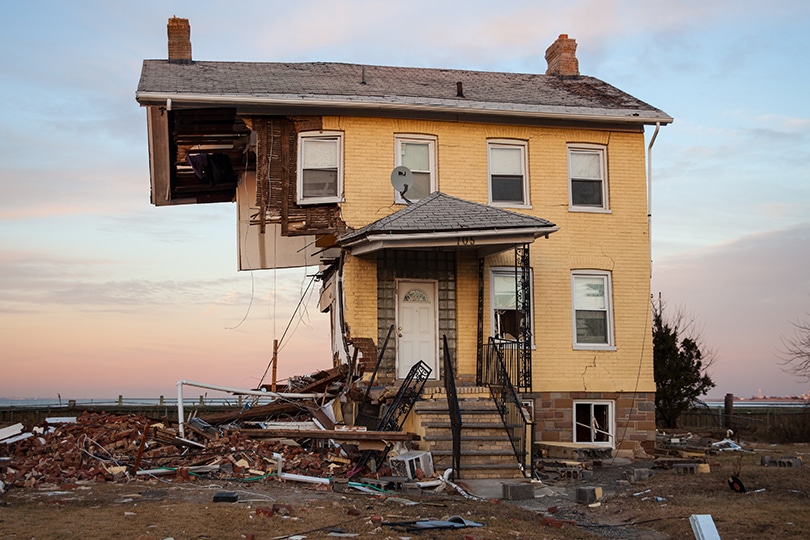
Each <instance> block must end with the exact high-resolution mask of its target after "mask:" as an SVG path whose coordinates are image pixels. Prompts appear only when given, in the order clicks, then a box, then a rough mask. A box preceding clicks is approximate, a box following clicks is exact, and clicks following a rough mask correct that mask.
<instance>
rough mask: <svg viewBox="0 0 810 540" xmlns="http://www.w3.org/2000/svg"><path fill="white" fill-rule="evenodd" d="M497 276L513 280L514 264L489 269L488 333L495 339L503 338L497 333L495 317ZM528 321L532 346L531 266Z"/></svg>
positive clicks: (515, 276)
mask: <svg viewBox="0 0 810 540" xmlns="http://www.w3.org/2000/svg"><path fill="white" fill-rule="evenodd" d="M497 276H506V277H512V278H514V279H515V280H517V277H518V276H517V274H516V273H515V267H514V266H493V267H490V269H489V335H490V336H492V337H494V338H496V339H504V338H502V337H501V336H499V335H498V334H497V330H498V325H497V321H496V317H495V277H497ZM515 309H517V306H515ZM529 323H530V324H531V327H530V328H529V330H530V331H531V338H532V343H531V346H532V348H534V273H533V272H532V269H531V268H530V269H529ZM514 337H515V339H516V340H519V339H520V336H514Z"/></svg>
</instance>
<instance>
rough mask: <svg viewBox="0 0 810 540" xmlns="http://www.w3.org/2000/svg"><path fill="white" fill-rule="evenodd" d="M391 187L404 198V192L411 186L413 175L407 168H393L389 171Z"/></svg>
mask: <svg viewBox="0 0 810 540" xmlns="http://www.w3.org/2000/svg"><path fill="white" fill-rule="evenodd" d="M391 185H392V186H394V189H395V190H397V193H399V194H400V195H402V196H403V198H404V195H405V192H406V191H408V188H410V187H412V186H413V173H411V170H410V169H409V168H408V167H405V166H402V165H400V166H399V167H395V168H394V170H393V171H391Z"/></svg>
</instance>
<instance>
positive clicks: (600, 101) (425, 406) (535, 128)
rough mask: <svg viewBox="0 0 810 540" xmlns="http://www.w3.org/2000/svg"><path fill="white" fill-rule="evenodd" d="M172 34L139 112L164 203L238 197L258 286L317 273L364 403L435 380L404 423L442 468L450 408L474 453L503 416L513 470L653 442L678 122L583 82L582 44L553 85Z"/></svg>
mask: <svg viewBox="0 0 810 540" xmlns="http://www.w3.org/2000/svg"><path fill="white" fill-rule="evenodd" d="M168 36H169V54H168V59H166V60H146V61H144V63H143V70H142V73H141V79H140V82H139V85H138V90H137V94H136V99H137V101H138V103H139V104H140V105H141V106H143V107H145V108H146V111H147V124H148V133H149V149H150V172H151V188H152V191H151V200H152V203H153V204H154V205H156V206H163V205H175V204H203V203H221V202H236V209H237V212H238V214H239V228H240V231H239V237H240V246H239V250H240V253H239V261H240V263H239V264H240V269H259V268H280V267H290V266H310V265H319V266H320V274H319V275H320V278H321V281H322V291H321V308H322V309H323V310H324V311H328V312H329V314H330V317H331V321H332V325H331V326H332V332H331V334H332V335H331V343H332V348H333V353H334V356H335V359H336V361H338V362H342V363H350V364H352V368H353V371H355V372H357V365H356V364H362V365H364V366H365V377H364V379H362V380H361V382H360V388H359V390H360V391H359V392H355V393H354V394H351V393H350V394H349V395H350V396H351V395H354V396H355V397H356V396H360V397H358V400H362V399H366V400H367V399H368V392H364V391H363V389H364V388H365V385H373V386H374V387H375V388H377V389H380V388H382V389H383V391H382V392H377V394H376V395H377V396H378V397H379V396H380V395H382V396H383V397H384V396H385V395H386V392H385V390H386V389H388V390H390V391H389V392H388V393H387V395H388V396H391V395H394V394H395V393H396V390H397V389H398V388H400V385H402V384H403V381H405V382H409V376H413V374H414V373H415V372H418V373H417V376H418V377H419V378H421V379H422V382H423V383H424V387H422V386H420V394H419V396H420V402H419V403H417V406H416V408H415V409H414V414H412V415H411V416H410V417H409V419H408V426H407V427H408V429H411V430H413V431H416V432H418V433H420V434H421V435H423V442H422V444H423V445H424V449H431V450H433V451H434V454H435V456H434V459H438V460H440V459H441V455H442V452H443V450H441V448H442V447H441V442H440V441H442V440H444V439H446V438H447V436H445V435H443V434H442V432H444V433H447V431H448V430H447V427H449V426H450V424H449V423H447V422H446V417H447V415H448V413H447V410H448V408H450V409H454V408H456V407H455V406H453V405H447V404H446V401H445V400H446V398H447V395H448V393H452V394H454V395H455V396H457V397H460V398H461V400H460V401H461V402H466V407H467V408H466V409H465V406H464V405H462V408H461V417H462V428H463V429H464V430H466V434H465V435H463V439H464V440H465V441H466V442H463V444H464V445H465V448H466V449H465V450H464V452H463V453H464V455H465V456H471V455H473V454H475V453H476V452H478V451H480V452H481V453H482V454H483V453H485V452H486V451H487V450H489V451H491V449H492V448H494V447H497V446H498V445H499V444H500V443H499V442H498V440H499V439H498V435H497V434H495V433H494V432H490V431H487V430H493V429H494V428H493V426H492V425H491V424H492V422H490V421H488V420H482V419H483V418H485V416H484V415H485V414H488V413H483V412H480V411H479V410H478V408H482V409H486V408H487V407H485V405H488V404H493V403H494V404H495V405H496V407H495V408H496V409H497V411H499V412H500V418H501V419H502V421H503V424H504V425H505V428H504V427H503V426H502V427H501V430H503V429H506V430H507V431H509V430H511V436H510V440H511V441H512V443H511V446H512V449H511V450H510V449H509V448H508V446H509V445H508V444H507V445H505V446H506V447H507V450H508V451H507V452H506V453H507V454H508V453H510V452H511V451H512V450H514V451H515V454H513V455H512V456H511V457H510V458H509V459H511V461H512V465H511V467H512V468H513V469H515V468H516V467H515V464H516V463H517V461H520V462H522V463H523V464H524V466H525V465H527V464H528V462H529V461H530V460H531V456H532V454H536V450H537V448H538V447H540V446H542V447H543V448H545V449H546V450H548V449H553V448H555V447H557V448H562V449H566V448H568V449H571V448H573V449H578V448H596V449H605V450H606V451H607V452H608V453H609V454H610V453H624V454H629V453H632V452H633V451H634V450H636V449H638V447H639V445H640V444H642V443H643V442H644V441H652V440H654V437H655V415H654V392H655V383H654V379H653V359H652V350H653V348H652V341H651V320H650V237H649V233H650V229H649V208H648V190H649V186H648V182H649V178H648V172H647V167H646V165H647V162H648V155H647V152H651V151H652V141H654V138H655V137H654V136H652V137H651V142H650V145H649V148H648V147H647V146H646V145H645V128H646V127H647V126H650V127H651V128H654V129H655V134H656V135H657V133H658V129H659V127H660V126H662V125H666V124H668V123H670V122H672V118H671V117H669V116H668V115H667V114H665V113H664V112H662V111H661V110H659V109H657V108H655V107H652V106H650V105H648V104H647V103H645V102H643V101H640V100H638V99H636V98H634V97H632V96H630V95H628V94H626V93H624V92H622V91H621V90H619V89H617V88H615V87H613V86H611V85H609V84H607V83H605V82H603V81H601V80H598V79H595V78H593V77H588V76H584V75H581V74H580V73H579V66H578V61H577V58H576V42H575V41H574V40H573V39H571V38H569V37H568V36H567V35H564V34H563V35H560V36H559V38H558V39H556V40H555V41H554V42H553V43H552V44H551V46H550V47H549V48H548V50H547V51H546V60H547V63H548V66H547V69H546V70H545V72H544V73H542V74H526V73H498V72H480V71H464V70H451V69H427V68H404V67H392V66H375V65H358V64H344V63H322V62H311V63H279V62H261V63H255V62H209V61H197V60H193V59H192V55H191V41H190V26H189V24H188V21H187V20H186V19H178V18H172V19H170V20H169V23H168ZM327 362H328V359H327ZM451 382H452V383H453V385H454V386H455V389H454V390H453V389H446V383H451ZM383 397H381V398H380V400H378V401H380V402H381V403H382V405H383V407H382V409H383V411H384V410H385V399H383ZM473 403H477V404H478V405H473ZM378 404H379V403H377V405H378ZM373 405H374V404H373ZM367 406H368V403H367V402H361V403H356V404H355V407H354V409H352V410H353V411H354V412H355V413H358V412H359V411H360V410H362V411H363V414H368V412H369V410H372V411H373V410H374V409H373V407H372V409H368V408H367ZM476 407H478V408H476ZM352 410H349V411H347V416H348V417H351V416H352ZM437 411H438V412H437ZM465 411H466V412H465ZM441 418H444V420H441ZM494 418H496V419H497V418H498V415H497V414H495V416H494ZM349 420H351V418H349ZM443 422H444V423H443ZM431 429H434V431H435V430H436V429H438V433H432V432H431ZM532 441H534V442H536V443H537V444H532ZM457 450H458V447H456V453H458V452H457ZM515 456H517V461H516V458H515ZM521 456H522V457H521ZM488 459H489V458H488ZM487 465H488V462H487V460H486V459H485V460H482V461H480V462H479V463H478V464H477V465H475V466H473V465H470V466H468V467H466V468H468V469H470V473H471V474H472V473H473V472H474V471H473V469H475V470H479V471H480V470H481V469H486V468H487ZM489 465H492V460H491V459H490V461H489ZM456 466H457V467H458V466H459V465H458V464H456ZM509 466H510V465H505V467H509ZM461 468H462V469H464V468H465V466H464V464H463V463H462V464H461ZM490 468H492V469H497V466H495V465H492V466H491V467H490ZM524 471H525V469H524ZM501 472H502V471H497V474H501ZM492 474H496V473H495V472H493V473H492Z"/></svg>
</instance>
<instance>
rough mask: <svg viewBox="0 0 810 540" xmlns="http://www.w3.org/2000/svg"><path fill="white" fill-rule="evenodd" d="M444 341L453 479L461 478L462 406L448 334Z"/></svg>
mask: <svg viewBox="0 0 810 540" xmlns="http://www.w3.org/2000/svg"><path fill="white" fill-rule="evenodd" d="M442 340H443V343H444V388H445V391H446V392H447V410H448V413H449V414H450V432H451V433H452V435H453V456H452V457H453V479H454V480H455V479H457V478H461V408H460V407H459V404H458V394H457V393H456V380H455V378H454V376H453V374H454V372H453V361H452V359H451V358H450V348H449V347H448V346H447V335H442Z"/></svg>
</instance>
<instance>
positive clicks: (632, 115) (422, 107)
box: [135, 92, 673, 124]
mask: <svg viewBox="0 0 810 540" xmlns="http://www.w3.org/2000/svg"><path fill="white" fill-rule="evenodd" d="M135 99H136V101H138V102H139V103H141V102H142V101H145V102H147V103H141V104H142V105H162V104H164V103H166V101H167V100H172V102H173V103H174V104H175V105H176V104H177V103H182V102H189V103H211V104H229V105H262V106H270V105H274V106H301V105H304V106H306V107H327V108H331V107H341V108H347V109H394V110H405V111H432V112H444V113H450V114H460V113H468V114H469V113H474V114H485V115H506V116H521V117H534V118H548V119H559V120H580V121H594V120H599V121H603V122H604V121H610V122H623V123H630V124H652V123H653V121H655V122H656V123H659V124H660V123H663V124H668V123H670V122H672V120H673V119H672V118H671V117H669V116H666V115H663V116H661V115H657V114H655V113H644V112H639V111H638V110H635V109H627V114H626V115H617V114H616V111H615V110H614V109H601V111H604V114H598V113H597V114H595V113H594V110H597V111H599V110H600V109H590V108H587V107H570V108H560V107H549V106H526V105H520V104H513V105H512V106H511V107H509V104H499V105H500V107H499V108H495V107H493V105H492V104H490V103H487V102H481V101H458V100H436V99H434V100H430V99H427V98H426V99H425V100H424V101H421V102H414V103H406V102H401V101H399V102H397V101H392V100H390V99H388V100H386V99H384V98H377V99H374V97H373V96H363V97H362V100H361V99H355V100H352V99H346V98H345V97H343V96H340V97H337V98H336V99H326V98H323V97H318V96H314V95H307V94H303V95H290V94H279V95H276V96H245V95H210V94H181V93H165V92H136V93H135Z"/></svg>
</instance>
